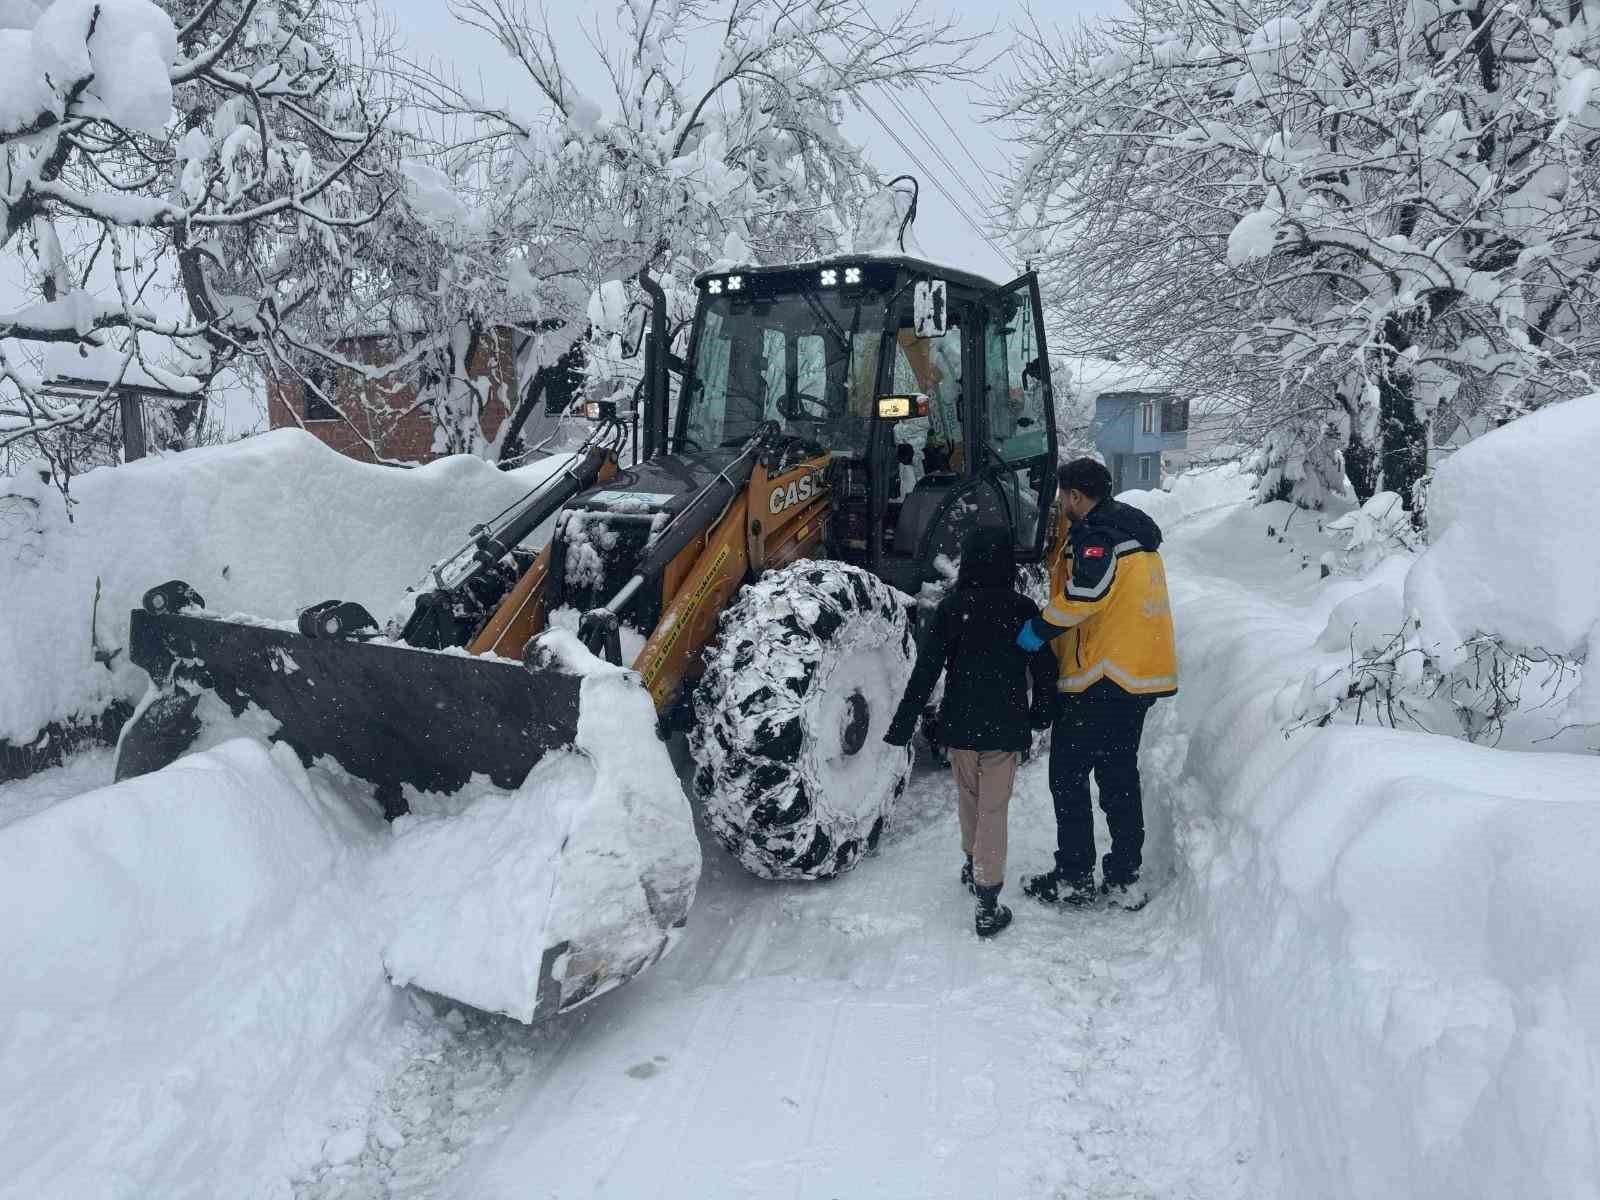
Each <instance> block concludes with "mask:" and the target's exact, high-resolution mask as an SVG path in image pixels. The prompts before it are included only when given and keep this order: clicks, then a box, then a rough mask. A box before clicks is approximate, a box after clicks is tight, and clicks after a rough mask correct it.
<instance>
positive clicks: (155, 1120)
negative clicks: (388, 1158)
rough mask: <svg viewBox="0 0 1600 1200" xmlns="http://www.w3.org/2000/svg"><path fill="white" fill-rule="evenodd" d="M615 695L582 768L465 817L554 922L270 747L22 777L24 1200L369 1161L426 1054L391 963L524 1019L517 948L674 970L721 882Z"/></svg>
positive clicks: (2, 1009)
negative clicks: (366, 1156) (364, 1121)
mask: <svg viewBox="0 0 1600 1200" xmlns="http://www.w3.org/2000/svg"><path fill="white" fill-rule="evenodd" d="M591 683H593V684H595V686H596V687H597V688H598V689H599V696H598V700H599V701H600V703H599V704H598V705H597V706H596V708H595V713H596V715H595V716H594V717H593V718H592V719H589V720H588V721H587V725H585V724H584V723H580V729H579V739H578V746H577V748H576V749H575V750H574V751H571V752H567V753H564V754H562V755H561V756H560V762H558V763H555V764H553V765H552V766H551V769H550V770H548V771H545V770H543V766H544V764H541V769H540V770H536V771H535V772H534V774H533V775H532V776H530V779H529V784H528V786H527V787H525V788H524V789H522V790H521V791H519V792H518V793H516V794H515V795H514V796H512V797H510V798H507V797H506V796H504V795H502V794H500V793H496V792H492V791H491V792H489V793H487V794H484V795H481V796H467V797H465V802H464V803H462V804H460V805H458V806H457V807H459V808H461V809H462V810H463V811H462V813H461V815H460V816H458V817H457V818H456V821H457V823H458V824H457V825H456V826H455V828H456V829H457V830H459V831H464V832H465V833H468V834H470V833H472V832H474V831H481V830H482V829H483V827H484V825H485V824H486V823H487V824H488V826H489V827H490V831H491V833H492V840H490V841H487V842H486V843H485V844H483V845H480V847H479V849H480V850H483V851H485V852H487V853H489V854H491V855H492V856H493V857H494V858H495V859H496V860H497V861H499V862H501V863H512V864H529V865H534V864H543V866H544V867H545V870H544V871H543V873H542V875H543V878H542V879H541V880H540V882H541V883H542V884H543V885H544V886H545V887H547V888H549V889H550V890H551V891H552V892H553V894H554V898H553V899H552V900H551V901H550V902H549V903H548V904H540V903H539V902H538V901H539V897H538V896H537V895H533V894H530V892H529V889H528V880H527V877H526V871H519V870H510V871H496V872H482V873H479V874H463V873H462V872H461V871H460V870H459V867H460V865H461V864H460V862H459V856H458V852H459V848H460V838H459V836H453V835H452V834H450V833H449V832H448V831H447V832H446V833H445V834H444V835H443V836H440V835H439V830H440V829H441V827H443V826H444V825H445V824H446V823H445V822H440V821H428V820H423V819H415V820H408V821H402V822H397V823H396V824H395V825H394V826H393V827H388V826H385V824H384V822H383V821H382V819H381V818H380V817H379V816H377V815H376V809H375V806H374V805H373V804H372V802H371V798H370V796H368V795H367V794H366V792H365V791H364V790H362V789H360V788H357V787H355V786H353V785H352V784H351V783H350V782H349V781H348V780H346V779H342V778H340V777H339V776H337V775H336V774H334V773H330V772H329V771H326V770H324V769H322V768H320V767H318V768H314V769H313V770H311V771H309V772H308V771H306V770H305V769H303V768H302V767H301V765H300V763H299V761H298V759H297V758H296V757H295V755H294V753H293V751H291V750H290V749H289V748H288V747H285V746H278V747H273V748H271V749H270V750H269V748H268V747H267V746H266V745H265V744H264V743H262V742H260V741H257V740H254V739H251V738H243V737H238V738H233V739H232V740H227V741H223V742H221V743H220V744H218V745H215V746H213V747H211V748H209V749H206V750H204V751H201V752H199V753H196V754H193V755H190V756H188V757H185V758H183V759H180V760H179V761H178V762H176V763H174V764H173V765H172V766H170V767H168V768H166V769H164V770H162V771H158V772H155V773H152V774H149V775H145V776H141V777H139V778H137V779H132V780H128V781H126V782H123V783H118V784H113V785H110V786H105V787H99V788H95V789H93V790H88V791H84V792H82V793H81V794H77V795H68V796H62V795H61V792H62V791H63V789H64V788H70V787H74V786H77V787H82V786H83V785H84V784H85V783H87V782H88V779H87V778H86V776H88V775H90V774H96V773H98V774H101V779H103V778H104V774H103V773H104V772H107V771H108V770H109V766H110V763H109V755H105V754H96V755H92V756H86V757H85V758H83V759H78V760H74V761H73V763H71V764H70V765H68V766H66V767H63V768H59V769H57V770H55V771H48V772H42V773H41V774H40V775H39V776H36V777H34V778H32V779H28V780H24V781H21V782H18V783H13V784H8V785H3V786H0V911H3V912H4V913H5V914H6V919H5V920H4V921H3V922H0V961H4V962H5V964H6V972H7V985H6V988H5V990H4V991H3V992H0V1129H4V1130H6V1131H7V1133H6V1136H5V1137H4V1138H0V1196H6V1197H11V1196H15V1197H18V1198H19V1200H20V1198H22V1197H28V1198H36V1197H55V1196H61V1197H65V1196H90V1195H92V1196H114V1197H124V1196H125V1197H147V1196H162V1197H196V1198H197V1200H198V1198H202V1197H213V1196H221V1195H228V1196H239V1197H257V1196H260V1197H282V1196H286V1195H288V1194H289V1192H290V1180H291V1179H292V1178H294V1177H296V1176H298V1175H302V1174H304V1173H305V1172H306V1171H308V1170H310V1169H312V1168H313V1167H314V1165H315V1164H316V1163H318V1162H320V1161H324V1160H325V1161H329V1162H338V1161H344V1160H347V1159H352V1158H355V1157H356V1156H357V1155H358V1154H359V1153H360V1151H361V1148H362V1147H363V1146H364V1145H365V1141H366V1132H365V1129H364V1127H363V1131H362V1132H361V1134H360V1135H359V1136H355V1135H353V1134H352V1133H351V1131H350V1123H351V1120H352V1118H353V1117H359V1115H360V1114H361V1113H362V1112H363V1111H364V1109H365V1108H366V1105H367V1103H368V1100H369V1098H370V1096H371V1095H372V1094H373V1093H374V1091H376V1090H377V1089H378V1088H379V1087H380V1086H381V1085H382V1081H383V1079H384V1078H385V1077H386V1075H387V1074H389V1073H391V1072H392V1071H394V1070H396V1069H398V1064H399V1063H401V1062H403V1060H404V1058H405V1056H406V1055H407V1054H408V1053H413V1052H415V1050H414V1046H413V1043H414V1041H415V1039H414V1037H413V1035H412V1034H411V1033H410V1032H409V1031H408V1029H407V1027H406V1026H405V1025H404V1024H403V1023H402V1021H401V1019H400V1018H401V1015H402V1014H403V1012H404V1011H406V1007H407V1006H406V1003H405V1001H404V999H403V996H404V993H402V992H400V991H399V990H397V989H396V988H394V987H393V986H391V984H390V982H389V975H388V974H387V973H386V969H385V968H386V965H387V966H388V967H389V969H390V971H392V972H396V973H400V974H402V977H403V978H405V979H419V980H423V981H426V982H427V983H429V984H430V985H431V986H434V987H438V988H440V989H442V990H451V991H456V990H460V991H462V992H464V993H465V994H467V995H469V996H471V997H472V998H473V999H476V1000H478V1002H479V1003H483V1004H495V1005H499V1006H502V1007H505V1008H508V1009H512V1010H513V1011H520V1012H526V1011H527V1010H528V1009H530V1008H531V1005H532V1001H533V999H534V996H533V995H532V990H533V988H535V987H537V986H538V984H539V982H540V981H539V980H538V979H537V978H536V977H535V978H534V979H533V980H532V981H531V983H530V980H529V979H528V978H527V977H526V976H525V975H524V976H518V975H517V974H516V968H517V965H518V963H519V962H520V961H522V960H520V959H517V958H516V957H515V956H513V955H511V954H509V953H508V950H507V948H508V947H512V946H514V947H516V948H517V949H518V950H519V951H520V952H521V953H522V954H523V955H525V956H526V957H528V958H531V960H532V962H533V963H534V964H538V963H540V962H541V960H542V957H543V950H544V948H545V946H546V944H547V940H548V939H550V938H552V937H554V938H559V939H561V942H562V944H563V945H565V944H569V943H570V945H571V947H572V952H571V953H566V954H562V955H561V956H560V957H559V958H558V960H557V964H556V969H557V976H558V981H559V978H560V977H561V976H562V975H564V976H565V977H566V979H567V981H568V982H569V983H583V984H585V985H588V986H592V987H593V988H595V989H597V991H599V992H603V991H604V990H605V988H606V987H609V986H612V985H613V984H614V983H615V976H616V973H617V972H618V971H623V972H626V971H628V970H632V969H637V965H638V963H639V962H640V961H641V960H644V961H649V960H653V959H655V958H656V957H658V956H659V955H660V954H661V953H662V952H663V951H664V950H665V948H666V946H667V944H669V943H668V941H667V938H668V933H667V928H666V927H669V926H671V925H672V924H673V923H674V922H676V921H677V920H679V919H680V918H681V915H682V912H683V910H685V909H686V908H687V907H688V905H689V904H690V903H691V901H692V898H693V890H694V882H695V877H696V874H697V872H698V868H699V859H698V847H697V846H696V845H695V842H694V837H693V833H692V828H691V823H690V819H689V812H688V805H687V803H686V801H685V800H684V798H683V794H682V792H681V790H680V789H679V787H678V783H677V779H676V777H675V774H674V772H673V768H672V765H671V762H670V761H669V759H668V758H667V755H666V752H665V750H664V748H663V747H661V746H660V745H659V743H657V742H656V741H655V740H654V738H653V737H652V738H650V739H649V740H648V741H647V742H645V743H643V744H639V745H624V744H622V743H620V742H619V741H618V739H616V738H607V737H605V736H603V735H604V733H605V732H606V725H607V722H608V721H614V720H621V719H627V718H629V717H631V718H633V719H634V721H635V723H637V719H638V716H639V710H640V708H641V706H642V707H643V708H644V709H645V710H646V712H647V714H648V710H649V700H648V697H647V696H646V695H645V694H644V691H643V688H642V686H641V685H640V684H638V682H637V681H636V678H635V677H632V676H624V673H622V672H618V671H614V670H611V669H607V672H606V673H602V674H601V675H599V676H597V677H595V678H594V679H586V680H585V686H586V689H587V688H588V685H589V684H591ZM632 693H637V695H634V694H632ZM648 727H649V726H648V724H647V728H648ZM541 805H542V806H544V807H543V808H541V807H540V806H541ZM482 814H488V819H487V822H485V821H484V820H480V817H481V816H482ZM622 828H626V829H628V830H630V831H632V832H633V833H635V834H636V835H637V836H636V837H635V838H634V839H633V840H632V841H629V840H628V839H626V838H619V837H617V836H615V835H616V831H617V830H618V829H622ZM568 858H571V859H572V860H573V861H572V863H570V864H569V863H568V862H567V861H566V860H567V859H568ZM597 858H598V859H600V860H602V865H603V866H604V872H603V874H597V873H596V871H595V870H594V869H593V863H594V861H595V860H596V859H597ZM407 883H409V885H410V886H409V888H408V889H404V890H402V889H403V888H404V885H406V884H407ZM424 885H425V886H424ZM557 885H560V886H559V887H558V886H557ZM580 956H582V957H584V959H585V965H582V966H579V965H577V963H578V959H579V958H580ZM396 964H398V966H397V965H396ZM608 972H609V974H608ZM591 976H592V981H591ZM519 980H520V982H521V983H522V984H523V985H525V986H527V987H528V994H525V995H518V994H517V992H516V985H517V983H518V982H519ZM577 998H578V999H581V996H579V997H577ZM373 1136H374V1137H377V1138H379V1139H380V1141H381V1139H382V1138H383V1137H385V1136H387V1134H386V1132H385V1131H384V1130H383V1129H375V1130H374V1133H373ZM352 1147H353V1148H352Z"/></svg>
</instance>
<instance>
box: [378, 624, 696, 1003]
mask: <svg viewBox="0 0 1600 1200" xmlns="http://www.w3.org/2000/svg"><path fill="white" fill-rule="evenodd" d="M549 640H550V641H551V642H553V643H556V646H557V648H558V649H559V651H560V653H561V655H562V658H563V659H564V660H566V661H568V662H571V661H577V662H578V663H579V665H580V667H581V668H583V671H584V679H583V685H582V694H581V701H580V709H579V717H578V733H577V738H576V740H575V743H574V748H573V749H572V750H571V751H561V752H557V753H554V754H551V755H549V756H547V757H546V758H545V759H544V760H543V761H542V762H540V763H539V765H538V766H536V767H535V768H534V769H533V771H532V772H531V773H530V774H529V775H528V778H527V780H526V781H525V782H524V783H523V785H522V787H521V788H520V789H519V790H518V791H516V792H514V793H511V794H502V793H496V794H494V795H492V796H489V797H485V798H483V799H480V800H479V801H478V802H477V803H476V804H474V805H473V806H472V807H470V808H469V809H468V810H467V811H466V812H465V813H462V814H461V815H459V816H451V817H408V818H404V819H402V820H401V821H399V822H396V825H395V831H396V834H397V838H396V841H395V844H394V846H393V847H392V849H391V850H390V851H389V853H388V854H387V855H386V856H385V858H384V860H383V861H382V862H381V863H380V864H379V867H378V871H377V873H376V874H375V876H374V879H375V882H376V884H377V886H378V887H379V888H380V889H381V891H382V894H384V895H385V896H386V897H387V898H386V899H385V901H384V907H385V908H388V909H392V910H393V911H395V912H396V913H397V914H399V916H400V919H399V922H398V926H397V928H396V930H395V932H394V933H393V934H392V935H391V936H390V937H389V939H388V941H387V942H386V943H385V946H384V950H383V961H384V964H385V966H386V967H387V968H388V971H389V975H390V977H391V978H393V979H394V981H395V982H396V983H402V984H404V983H416V984H418V985H419V986H421V987H424V988H430V989H432V990H436V991H443V992H446V993H447V994H449V995H450V996H452V997H454V998H456V999H458V1000H464V1001H467V1002H468V1003H470V1004H473V1005H475V1006H476V1007H478V1008H483V1009H488V1010H490V1011H493V1012H502V1013H506V1014H508V1015H510V1016H513V1017H516V1018H517V1019H518V1020H520V1021H528V1020H531V1019H532V1018H533V1016H534V1010H535V1007H536V1006H537V1005H538V1003H539V1002H540V1001H541V1000H542V999H548V998H547V997H544V996H541V986H540V985H541V974H542V972H543V971H544V968H545V956H546V951H547V950H548V951H551V952H552V953H553V955H554V957H553V958H552V960H551V963H550V982H549V983H547V984H546V990H548V989H550V988H552V987H559V988H560V991H561V996H562V1002H563V1003H571V1002H572V1001H573V1000H574V999H577V998H583V999H588V998H592V997H593V996H596V995H600V994H601V993H603V992H605V991H608V990H610V989H611V988H612V987H615V986H616V985H617V984H619V983H621V982H622V981H623V980H625V979H627V978H628V977H629V976H630V975H632V974H634V973H635V972H637V971H638V970H639V969H640V968H642V967H644V966H647V965H648V964H649V963H650V962H653V961H654V960H655V959H656V957H658V956H659V955H660V954H661V953H663V952H664V950H665V949H666V946H667V939H668V938H670V936H671V932H672V930H673V929H674V928H675V927H677V926H679V925H681V924H682V923H683V921H684V920H685V919H686V918H687V916H688V912H689V905H690V904H691V903H692V902H693V900H694V889H695V883H696V882H697V881H698V879H699V876H700V844H699V842H698V841H697V840H696V838H695V835H694V828H693V825H692V823H691V822H690V820H689V817H688V808H687V804H686V802H685V800H684V796H683V790H682V788H681V787H680V786H679V784H678V779H677V775H676V773H675V772H674V770H673V767H672V762H671V760H670V759H669V758H668V756H667V751H666V747H665V746H664V745H663V744H662V743H660V742H659V741H657V740H656V738H655V734H654V725H655V708H654V706H653V704H652V702H651V700H650V695H649V693H648V692H646V691H645V690H644V688H643V686H642V685H641V684H640V682H639V678H638V676H637V675H635V674H634V673H633V672H631V671H623V670H619V669H617V668H614V667H610V666H607V665H606V664H605V663H603V662H601V661H600V660H599V659H596V658H594V657H593V656H592V655H590V654H589V653H588V651H586V650H585V649H584V648H583V646H582V644H581V643H579V642H578V640H577V639H576V638H575V637H573V636H572V635H570V634H568V633H565V632H563V631H556V632H554V633H552V634H551V635H549ZM583 660H587V661H583Z"/></svg>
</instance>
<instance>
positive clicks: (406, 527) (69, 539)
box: [0, 430, 566, 744]
mask: <svg viewBox="0 0 1600 1200" xmlns="http://www.w3.org/2000/svg"><path fill="white" fill-rule="evenodd" d="M565 461H566V460H565V458H563V457H557V458H551V459H546V460H543V461H541V462H539V463H536V464H533V465H531V466H528V467H524V468H522V469H520V470H517V471H510V472H504V471H498V470H496V469H495V468H494V467H493V466H491V465H490V464H489V463H486V462H484V461H483V460H481V459H477V458H473V457H470V456H467V455H457V456H453V457H450V458H445V459H441V460H439V461H438V462H434V463H430V464H429V465H427V466H424V467H419V468H417V469H415V470H409V471H406V470H397V469H395V468H391V467H378V466H371V465H368V464H365V463H358V462H356V461H354V460H352V459H349V458H346V457H345V456H344V455H342V454H336V453H334V452H333V451H332V450H329V449H328V448H327V447H326V446H324V445H323V444H322V443H321V442H319V441H317V439H316V438H314V437H312V436H311V435H310V434H308V433H302V432H301V431H299V430H278V431H276V432H274V433H270V434H263V435H262V436H260V437H254V438H249V439H247V440H245V441H242V442H238V443H235V444H233V445H229V446H217V447H212V448H208V449H201V450H188V451H184V452H183V453H182V454H175V455H167V456H164V457H155V458H149V459H145V460H142V461H140V462H136V463H129V464H127V465H125V466H119V467H116V468H101V469H99V470H95V471H90V472H88V473H87V474H85V475H83V476H81V477H80V478H78V479H75V480H74V481H73V484H72V496H73V500H74V502H75V503H74V504H73V506H72V510H71V518H72V519H71V521H70V522H69V520H68V515H67V510H66V505H65V504H64V503H63V501H62V498H61V496H60V494H59V493H58V492H56V491H55V490H54V489H52V488H51V487H49V486H48V485H46V484H44V483H42V482H40V481H39V480H37V479H36V478H33V477H32V476H29V475H22V476H17V477H14V478H8V479H3V480H0V614H4V619H3V620H0V739H5V740H8V741H11V742H13V743H18V744H21V743H25V742H28V741H31V740H32V739H33V737H34V735H35V734H37V733H38V731H39V730H40V729H41V728H42V727H43V726H44V725H46V724H48V723H49V722H51V721H55V720H61V719H63V718H69V717H72V716H75V715H84V716H90V715H93V714H95V713H98V712H99V711H100V710H102V709H103V708H104V707H105V706H106V705H107V704H108V703H110V702H111V701H112V700H114V699H117V698H119V697H120V698H122V699H125V700H129V701H133V700H136V699H138V697H139V696H140V695H141V694H142V693H143V691H144V688H145V677H144V673H143V672H142V671H140V670H139V669H138V668H137V667H135V666H133V665H131V664H130V663H129V662H128V659H127V654H126V652H125V650H124V645H125V642H126V640H127V635H128V613H129V611H130V610H131V609H133V608H135V607H137V606H138V604H139V602H140V598H141V597H142V596H143V595H144V593H145V591H146V590H147V589H149V588H151V587H154V586H155V585H156V584H159V583H163V582H165V581H166V580H169V579H184V580H187V581H188V582H189V583H190V584H192V585H193V586H194V587H195V588H196V589H197V590H198V591H199V592H200V594H201V596H203V597H204V598H205V601H206V604H207V607H208V608H210V609H211V610H212V611H214V612H219V613H234V612H238V613H249V614H252V615H255V616H258V617H266V618H271V619H278V620H284V619H293V617H294V616H295V614H296V613H297V612H298V611H299V610H300V609H301V608H303V607H305V606H306V605H308V604H313V603H316V602H317V601H319V600H327V599H330V598H335V597H336V598H339V599H344V600H355V601H358V602H359V603H361V604H364V605H366V606H367V607H368V608H369V609H370V610H371V611H372V612H374V613H376V614H377V615H378V616H379V618H380V619H382V618H383V617H384V616H385V615H386V614H387V613H388V612H389V610H390V609H391V608H392V606H393V605H394V604H395V602H396V601H397V600H398V599H399V598H400V597H401V595H402V594H403V593H404V591H405V589H406V587H407V586H408V585H409V584H412V583H414V582H416V580H417V579H418V578H419V577H420V576H421V575H422V573H423V572H424V571H425V570H426V569H427V568H428V567H429V566H430V565H431V564H432V563H433V562H434V561H435V560H436V559H437V558H439V557H441V556H442V555H444V554H446V553H448V552H450V551H452V550H454V549H456V548H457V547H458V546H460V545H461V544H463V543H464V542H465V541H466V540H467V529H468V528H469V527H470V526H472V525H474V524H477V523H478V522H480V521H483V520H486V519H487V518H489V517H492V516H493V515H494V514H495V513H497V512H499V511H500V510H501V509H502V508H504V507H505V506H506V505H508V504H511V503H513V502H514V501H516V500H518V499H520V498H521V497H522V496H524V495H525V494H526V493H527V492H528V490H529V489H530V488H533V487H535V486H537V484H539V483H540V482H542V480H543V479H544V478H545V477H546V476H547V475H548V474H549V473H550V472H552V471H554V470H556V469H557V468H559V466H560V465H561V464H562V463H564V462H565ZM97 588H98V592H99V600H98V605H97V604H96V591H97ZM96 645H98V647H99V648H100V650H101V651H102V652H103V654H107V655H114V657H113V658H112V660H111V663H110V666H109V667H108V666H106V665H104V664H103V663H102V662H100V661H97V660H96V655H95V653H94V649H95V646H96Z"/></svg>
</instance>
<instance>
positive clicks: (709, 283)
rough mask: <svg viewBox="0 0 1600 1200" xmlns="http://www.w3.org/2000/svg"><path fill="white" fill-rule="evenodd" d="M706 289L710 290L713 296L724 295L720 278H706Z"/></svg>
mask: <svg viewBox="0 0 1600 1200" xmlns="http://www.w3.org/2000/svg"><path fill="white" fill-rule="evenodd" d="M706 291H708V292H710V293H711V294H712V295H713V296H720V295H722V280H720V279H708V280H706Z"/></svg>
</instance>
